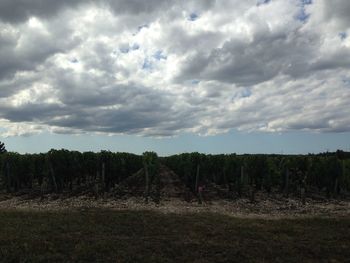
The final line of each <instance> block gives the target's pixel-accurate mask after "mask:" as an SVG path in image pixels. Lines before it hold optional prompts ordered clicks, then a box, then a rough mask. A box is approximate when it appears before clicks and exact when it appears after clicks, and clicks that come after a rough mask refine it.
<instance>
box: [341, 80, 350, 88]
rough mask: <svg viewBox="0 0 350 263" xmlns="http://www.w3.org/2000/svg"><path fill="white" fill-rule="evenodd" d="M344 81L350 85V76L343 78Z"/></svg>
mask: <svg viewBox="0 0 350 263" xmlns="http://www.w3.org/2000/svg"><path fill="white" fill-rule="evenodd" d="M342 80H343V83H344V84H345V85H346V86H349V87H350V78H343V79H342Z"/></svg>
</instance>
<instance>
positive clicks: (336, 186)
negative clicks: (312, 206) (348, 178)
mask: <svg viewBox="0 0 350 263" xmlns="http://www.w3.org/2000/svg"><path fill="white" fill-rule="evenodd" d="M338 184H339V181H338V177H337V178H335V182H334V190H333V195H334V197H335V198H336V197H337V195H338Z"/></svg>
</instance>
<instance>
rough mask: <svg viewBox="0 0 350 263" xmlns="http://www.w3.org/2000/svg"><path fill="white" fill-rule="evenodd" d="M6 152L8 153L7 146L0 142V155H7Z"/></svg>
mask: <svg viewBox="0 0 350 263" xmlns="http://www.w3.org/2000/svg"><path fill="white" fill-rule="evenodd" d="M5 152H7V151H6V148H5V144H4V143H3V142H0V154H2V153H5Z"/></svg>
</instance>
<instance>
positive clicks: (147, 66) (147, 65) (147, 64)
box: [142, 58, 153, 71]
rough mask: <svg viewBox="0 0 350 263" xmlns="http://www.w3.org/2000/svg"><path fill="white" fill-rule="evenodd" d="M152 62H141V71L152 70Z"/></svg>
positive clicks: (145, 60)
mask: <svg viewBox="0 0 350 263" xmlns="http://www.w3.org/2000/svg"><path fill="white" fill-rule="evenodd" d="M152 67H153V66H152V62H151V61H150V60H149V59H148V58H145V59H144V60H143V64H142V69H143V70H149V71H150V70H152Z"/></svg>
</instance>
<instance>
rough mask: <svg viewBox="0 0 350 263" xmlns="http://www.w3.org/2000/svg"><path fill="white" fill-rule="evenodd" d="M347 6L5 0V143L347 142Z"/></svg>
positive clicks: (231, 148)
mask: <svg viewBox="0 0 350 263" xmlns="http://www.w3.org/2000/svg"><path fill="white" fill-rule="evenodd" d="M349 14H350V1H348V0H332V1H330V0H312V1H311V0H270V1H268V0H244V1H243V0H225V1H224V0H222V1H221V0H216V1H214V0H186V1H185V0H177V1H171V0H148V1H144V0H99V1H96V0H95V1H92V0H62V1H57V0H0V140H1V141H4V142H5V143H6V144H7V148H8V149H9V150H15V151H20V152H37V151H46V150H48V149H50V148H68V149H77V150H100V149H110V150H113V151H117V150H121V151H129V152H137V153H139V152H142V151H144V150H157V151H158V152H159V153H161V154H170V153H175V152H182V151H203V152H293V153H298V152H317V151H325V150H327V149H329V150H334V149H337V148H342V149H345V150H349V147H350V106H349V105H350V103H349V102H350V16H349Z"/></svg>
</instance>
